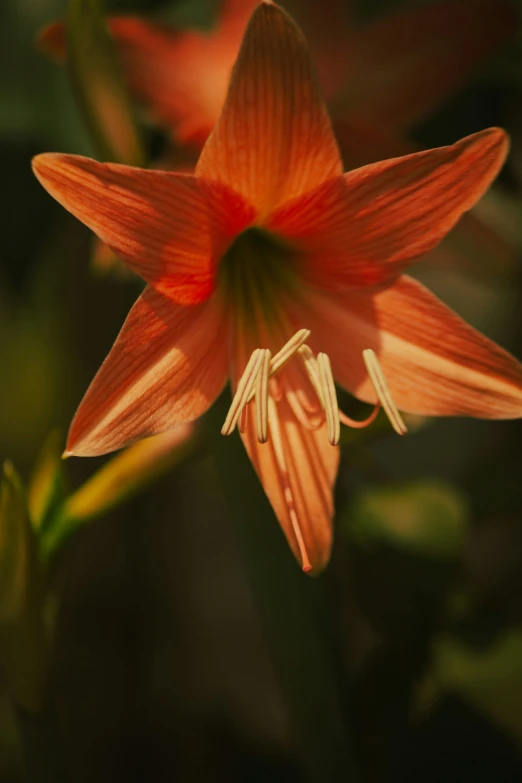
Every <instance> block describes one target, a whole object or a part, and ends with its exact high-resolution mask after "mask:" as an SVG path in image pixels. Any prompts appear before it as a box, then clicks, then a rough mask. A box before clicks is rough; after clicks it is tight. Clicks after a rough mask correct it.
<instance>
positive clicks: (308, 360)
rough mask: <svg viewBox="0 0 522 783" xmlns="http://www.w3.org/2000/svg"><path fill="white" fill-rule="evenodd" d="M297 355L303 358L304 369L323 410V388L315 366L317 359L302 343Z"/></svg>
mask: <svg viewBox="0 0 522 783" xmlns="http://www.w3.org/2000/svg"><path fill="white" fill-rule="evenodd" d="M299 355H300V357H301V359H302V360H303V364H304V366H305V370H306V372H307V373H308V377H309V378H310V382H311V384H312V386H313V387H314V391H315V393H316V394H317V399H318V400H319V402H320V403H321V407H322V408H323V410H324V407H325V402H324V395H323V389H322V385H321V378H320V376H319V370H318V368H317V360H316V358H315V356H314V354H313V351H312V349H311V348H310V347H309V346H308V345H302V346H301V347H300V348H299Z"/></svg>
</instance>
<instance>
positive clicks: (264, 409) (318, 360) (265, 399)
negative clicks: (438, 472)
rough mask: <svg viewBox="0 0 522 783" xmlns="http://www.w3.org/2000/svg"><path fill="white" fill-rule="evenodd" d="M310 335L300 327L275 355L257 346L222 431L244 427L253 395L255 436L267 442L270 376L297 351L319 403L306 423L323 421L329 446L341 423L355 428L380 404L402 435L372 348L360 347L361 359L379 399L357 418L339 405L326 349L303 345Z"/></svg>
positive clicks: (335, 440) (365, 423)
mask: <svg viewBox="0 0 522 783" xmlns="http://www.w3.org/2000/svg"><path fill="white" fill-rule="evenodd" d="M309 336H310V330H309V329H300V330H299V331H298V332H296V333H295V334H294V336H293V337H292V338H291V339H290V340H289V341H288V342H287V343H285V345H284V346H283V347H282V348H281V350H280V351H278V353H276V354H275V356H272V354H271V352H270V350H269V349H268V348H256V350H255V351H254V352H253V353H252V356H251V357H250V359H249V361H248V364H247V366H246V367H245V370H244V372H243V375H242V376H241V378H240V380H239V383H238V386H237V390H236V393H235V395H234V399H233V400H232V405H231V406H230V409H229V411H228V414H227V417H226V419H225V423H224V424H223V427H222V428H221V434H222V435H230V434H231V433H232V432H233V431H234V429H235V428H236V425H237V424H238V423H239V429H240V430H241V431H243V429H244V416H245V412H246V407H247V405H248V403H249V402H251V401H252V400H253V399H255V406H256V431H257V438H258V440H259V442H260V443H266V441H267V440H268V411H269V394H268V392H269V380H270V379H272V378H274V377H275V375H276V374H277V373H279V372H280V371H281V369H282V368H283V367H284V365H285V364H286V363H287V362H288V360H289V359H291V358H292V357H293V356H296V355H297V356H299V357H300V359H301V360H302V363H303V366H304V368H305V370H306V373H307V375H308V377H309V379H310V382H311V384H312V386H313V388H314V391H315V393H316V395H317V399H318V401H319V404H320V407H321V416H320V418H319V420H318V421H317V420H316V421H310V422H309V426H310V428H311V429H316V428H317V427H318V426H321V425H322V424H323V423H324V421H326V428H327V431H328V440H329V442H330V443H331V444H332V446H337V444H338V443H339V440H340V437H341V424H344V425H345V426H347V427H352V428H355V429H361V428H363V427H368V426H369V425H370V424H371V423H372V422H373V421H374V420H375V418H376V417H377V414H378V413H379V410H380V409H381V407H382V409H383V410H384V412H385V413H386V415H387V416H388V419H389V420H390V423H391V425H392V427H393V429H394V430H395V432H397V433H398V434H399V435H404V434H405V433H406V431H407V428H406V425H405V424H404V421H403V420H402V417H401V415H400V413H399V411H398V410H397V406H396V405H395V403H394V401H393V398H392V395H391V392H390V390H389V388H388V384H387V383H386V378H385V377H384V373H383V370H382V367H381V365H380V362H379V360H378V358H377V355H376V354H375V352H374V351H373V350H372V349H371V348H367V349H366V350H364V351H363V360H364V364H365V366H366V369H367V370H368V376H369V378H370V381H371V383H372V385H373V388H374V390H375V393H376V395H377V399H378V402H377V404H376V405H375V408H374V410H373V411H372V413H371V414H370V416H369V417H368V418H367V419H364V420H363V421H356V420H354V419H351V418H350V417H349V416H347V415H346V414H345V413H343V411H341V410H340V409H339V405H338V403H337V394H336V391H335V382H334V377H333V373H332V366H331V363H330V358H329V356H328V355H327V354H326V353H318V354H317V356H315V355H314V353H313V351H312V349H311V348H310V347H309V346H308V345H306V340H307V339H308V337H309Z"/></svg>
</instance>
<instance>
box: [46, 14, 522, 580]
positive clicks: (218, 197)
mask: <svg viewBox="0 0 522 783" xmlns="http://www.w3.org/2000/svg"><path fill="white" fill-rule="evenodd" d="M506 151H507V140H506V136H505V134H504V132H503V131H502V130H499V129H495V128H493V129H489V130H485V131H482V132H480V133H477V134H474V135H472V136H469V137H467V138H465V139H462V140H461V141H459V142H457V143H456V144H454V145H453V146H449V147H442V148H439V149H433V150H428V151H426V152H420V153H414V154H411V155H408V156H405V157H402V158H396V159H392V160H387V161H384V162H380V163H375V164H371V165H369V166H366V167H363V168H361V169H358V170H355V171H352V172H350V173H348V174H343V170H342V164H341V158H340V154H339V150H338V148H337V144H336V141H335V137H334V135H333V132H332V129H331V125H330V121H329V118H328V114H327V111H326V108H325V105H324V102H323V100H322V97H321V94H320V90H319V87H318V82H317V79H316V77H315V75H314V69H313V66H312V64H311V61H310V58H309V54H308V50H307V47H306V43H305V40H304V38H303V36H302V34H301V32H300V30H299V29H298V28H297V26H296V25H295V23H294V22H293V21H292V20H291V18H290V17H289V16H288V15H287V14H286V12H284V11H283V10H282V9H280V8H279V7H278V6H276V5H275V4H273V3H272V2H269V0H265V1H264V2H261V3H260V4H259V5H258V6H257V7H256V9H255V11H254V13H253V15H252V17H251V20H250V23H249V25H248V27H247V30H246V33H245V37H244V39H243V43H242V46H241V49H240V53H239V57H238V60H237V62H236V65H235V67H234V70H233V72H232V76H231V81H230V85H229V90H228V94H227V98H226V101H225V104H224V107H223V111H222V113H221V116H220V118H219V120H218V122H217V124H216V126H215V128H214V130H213V131H212V133H211V134H210V136H209V138H208V140H207V142H206V144H205V147H204V149H203V151H202V153H201V156H200V158H199V161H198V164H197V167H196V171H195V174H194V175H190V174H183V173H176V172H164V171H153V170H145V169H137V168H133V167H129V166H123V165H118V164H110V163H98V162H96V161H94V160H90V159H88V158H84V157H80V156H74V155H61V154H44V155H39V156H37V157H36V158H35V160H34V170H35V173H36V176H37V177H38V178H39V180H40V181H41V183H42V184H43V185H44V187H45V188H46V189H47V190H48V191H49V193H51V195H53V196H54V197H55V198H56V199H57V200H58V201H59V202H60V203H61V204H62V205H63V206H64V207H65V208H66V209H68V210H69V211H70V212H72V213H73V214H74V215H76V217H78V218H79V219H80V220H82V221H83V222H84V223H85V224H86V225H87V226H89V227H90V228H91V229H92V230H93V231H95V233H96V234H97V235H98V236H99V237H100V238H101V239H102V240H103V241H104V242H106V243H107V244H108V245H109V246H110V247H111V248H112V249H113V250H114V251H115V252H116V253H117V254H118V255H119V256H120V257H121V258H123V259H125V261H126V262H127V264H128V265H129V266H130V267H131V268H132V269H133V270H134V271H135V272H137V273H138V274H140V275H141V276H142V277H143V278H144V279H145V280H146V281H147V283H148V286H147V288H146V289H145V291H144V292H143V294H142V295H141V296H140V297H139V299H138V301H137V302H136V304H135V305H134V307H133V308H132V310H131V312H130V314H129V316H128V318H127V320H126V322H125V324H124V326H123V328H122V331H121V332H120V334H119V336H118V338H117V339H116V342H115V344H114V346H113V348H112V350H111V352H110V353H109V356H108V357H107V359H106V360H105V362H104V364H103V365H102V367H101V369H100V370H99V372H98V374H97V375H96V377H95V379H94V380H93V382H92V384H91V386H90V388H89V389H88V391H87V393H86V395H85V397H84V399H83V401H82V403H81V404H80V407H79V409H78V411H77V413H76V415H75V417H74V420H73V422H72V425H71V429H70V432H69V438H68V444H67V450H68V452H69V453H70V454H76V455H81V456H88V455H97V454H103V453H106V452H109V451H112V450H114V449H118V448H121V447H122V446H125V445H127V444H129V443H132V442H133V441H135V440H138V439H140V438H144V437H146V436H148V435H152V434H154V433H157V432H161V431H164V430H167V429H169V428H170V427H172V426H174V425H175V424H178V423H180V422H184V421H191V420H193V419H195V418H197V417H198V416H200V415H201V414H203V413H204V411H206V410H207V409H208V408H209V406H210V405H212V403H213V401H214V400H215V399H216V397H217V396H218V395H219V393H220V392H221V390H222V389H223V387H224V385H225V383H226V381H227V379H230V381H231V384H232V387H233V389H234V390H235V395H234V400H233V403H232V407H231V410H230V413H229V416H228V417H227V420H226V422H225V425H224V428H223V432H224V434H229V433H230V432H232V431H233V429H234V427H235V426H236V424H237V425H239V429H240V432H241V437H242V439H243V442H244V444H245V447H246V449H247V452H248V454H249V456H250V458H251V460H252V462H253V464H254V466H255V468H256V470H257V473H258V475H259V478H260V480H261V482H262V483H263V486H264V488H265V491H266V493H267V495H268V497H269V499H270V501H271V503H272V506H273V508H274V511H275V513H276V515H277V517H278V518H279V521H280V523H281V525H282V528H283V530H284V533H285V535H286V537H287V539H288V542H289V544H290V546H291V547H292V550H293V551H294V553H295V555H296V557H297V558H298V560H299V562H300V563H301V565H302V567H303V569H304V570H305V571H312V572H313V573H318V572H319V571H320V570H321V569H322V568H323V567H324V566H325V564H326V563H327V561H328V557H329V552H330V547H331V539H332V515H333V503H332V487H333V484H334V481H335V478H336V473H337V467H338V457H339V455H338V447H337V445H336V444H337V442H338V440H339V426H340V422H341V421H342V422H344V423H347V424H354V425H355V426H357V424H358V423H357V422H351V421H350V420H349V419H348V417H346V416H345V415H344V414H342V413H341V412H339V410H338V407H337V403H336V395H335V386H334V382H333V376H335V378H336V379H337V381H338V383H340V384H341V385H342V386H344V387H345V388H346V389H348V390H349V391H350V392H351V393H353V394H354V395H355V396H356V397H358V398H359V399H361V400H363V401H365V402H368V403H371V404H373V405H374V406H375V410H377V409H378V406H379V405H382V407H383V408H384V409H385V411H386V412H387V413H388V415H389V417H390V420H391V422H392V424H393V426H394V427H395V429H396V430H397V431H398V432H404V425H403V423H402V420H401V418H400V414H399V413H398V410H397V409H400V410H403V411H408V412H412V413H418V414H424V415H435V416H437V415H470V416H477V417H484V418H499V419H501V418H516V417H519V416H521V415H522V365H520V364H519V363H518V362H517V360H516V359H515V358H514V357H513V356H511V355H510V354H508V353H507V352H506V351H504V350H503V349H501V348H499V347H498V346H497V345H495V344H494V343H492V342H491V341H490V340H488V339H487V338H486V337H484V336H482V335H481V334H479V333H478V332H477V331H475V330H474V329H473V328H471V327H470V326H468V325H467V324H466V323H465V322H464V321H463V320H462V319H460V318H459V317H458V316H457V315H456V314H455V313H453V312H452V311H450V310H449V309H448V308H447V307H446V306H445V305H443V304H442V302H440V301H439V300H438V299H436V298H435V297H434V296H433V295H432V294H431V293H430V292H429V291H427V290H426V289H425V288H424V287H423V286H422V285H420V284H419V283H417V282H416V281H414V280H413V279H411V278H409V277H407V276H405V275H404V274H403V272H404V270H405V269H406V267H407V266H408V265H409V264H411V263H413V262H414V261H417V260H418V259H420V258H421V257H422V256H423V254H425V253H426V252H428V251H429V250H431V249H432V248H433V247H434V246H435V245H436V244H437V243H438V242H439V241H440V240H441V239H442V237H443V236H444V235H445V234H446V233H447V232H448V231H449V230H450V229H451V228H452V226H453V225H454V224H455V223H456V221H457V220H458V219H459V218H460V216H461V215H462V213H463V212H465V211H466V210H468V209H470V208H471V207H472V206H473V204H474V203H475V202H476V201H477V199H479V198H480V197H481V195H482V194H483V193H484V191H485V190H486V189H487V187H488V186H489V184H490V183H491V181H492V180H493V178H494V177H495V175H496V174H497V172H498V170H499V168H500V166H501V165H502V162H503V160H504V158H505V155H506ZM332 371H333V374H332ZM373 415H374V414H372V416H373ZM372 416H370V419H371V418H372Z"/></svg>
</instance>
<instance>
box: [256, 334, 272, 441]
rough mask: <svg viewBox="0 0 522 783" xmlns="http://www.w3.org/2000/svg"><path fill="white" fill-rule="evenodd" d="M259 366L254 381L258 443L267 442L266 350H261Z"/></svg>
mask: <svg viewBox="0 0 522 783" xmlns="http://www.w3.org/2000/svg"><path fill="white" fill-rule="evenodd" d="M261 354H262V357H261V366H260V368H259V372H258V373H257V379H256V390H255V395H256V430H257V439H258V441H259V442H260V443H266V442H267V440H268V378H269V374H270V357H271V353H270V351H269V350H268V348H265V349H262V350H261Z"/></svg>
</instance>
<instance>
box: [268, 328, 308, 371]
mask: <svg viewBox="0 0 522 783" xmlns="http://www.w3.org/2000/svg"><path fill="white" fill-rule="evenodd" d="M309 337H310V329H299V331H298V332H296V333H295V334H294V336H293V337H292V338H291V339H290V340H288V342H287V343H285V345H283V347H282V348H281V350H280V351H278V352H277V353H276V355H275V356H274V357H273V358H272V361H271V362H270V375H275V374H276V373H277V372H279V370H280V369H281V367H283V365H284V364H286V363H287V361H288V360H289V359H291V358H292V356H293V355H294V354H295V353H297V351H298V350H299V349H300V348H301V346H302V345H303V343H305V342H306V340H308V338H309Z"/></svg>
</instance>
